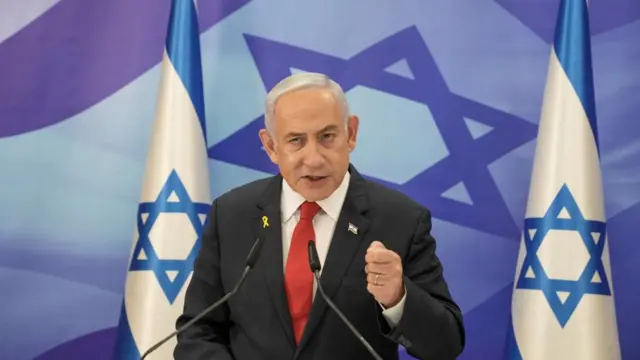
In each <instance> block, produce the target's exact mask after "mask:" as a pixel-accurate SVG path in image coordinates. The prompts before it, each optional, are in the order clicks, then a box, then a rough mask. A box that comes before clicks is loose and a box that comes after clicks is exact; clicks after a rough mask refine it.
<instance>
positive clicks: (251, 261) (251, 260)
mask: <svg viewBox="0 0 640 360" xmlns="http://www.w3.org/2000/svg"><path fill="white" fill-rule="evenodd" d="M262 244H264V241H263V240H262V238H257V239H256V241H255V242H254V243H253V246H252V247H251V250H250V251H249V255H247V259H246V260H245V262H244V263H245V268H244V272H243V273H242V276H241V277H240V280H238V282H237V283H236V286H235V287H234V288H233V290H231V292H229V293H227V294H226V295H225V296H223V297H222V298H220V299H219V300H218V301H216V302H215V303H213V305H211V306H209V307H208V308H206V309H204V310H202V311H201V312H200V313H199V314H198V315H197V316H196V317H194V318H193V319H191V320H189V322H187V323H186V324H184V325H182V326H181V327H180V328H179V329H177V330H176V331H174V332H172V333H171V334H169V335H168V336H167V337H165V338H164V339H162V340H160V341H159V342H157V343H156V344H155V345H153V346H152V347H150V348H149V350H147V352H145V353H144V355H142V357H141V358H140V360H144V358H146V357H147V356H149V354H151V353H152V352H154V351H155V350H156V349H158V348H159V347H160V346H162V345H163V344H164V343H166V342H167V341H169V339H171V338H172V337H174V336H176V335H178V334H179V333H181V332H183V331H184V330H186V329H187V328H189V327H191V325H193V324H194V323H195V322H196V321H198V320H200V319H201V318H202V317H203V316H205V315H207V314H208V313H210V312H211V311H213V310H214V309H215V308H217V307H218V306H220V305H222V304H224V303H225V302H227V301H228V300H229V298H231V297H232V296H233V295H234V294H235V293H236V292H237V291H238V289H239V288H240V285H242V283H243V282H244V280H245V279H246V277H247V274H248V273H249V271H250V270H251V269H253V266H254V265H255V264H256V262H257V261H258V256H260V249H262Z"/></svg>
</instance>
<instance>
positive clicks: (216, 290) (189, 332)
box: [174, 201, 233, 360]
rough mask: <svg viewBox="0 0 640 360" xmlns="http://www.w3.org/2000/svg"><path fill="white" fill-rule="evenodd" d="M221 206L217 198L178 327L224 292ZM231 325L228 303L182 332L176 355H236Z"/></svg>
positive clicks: (225, 359)
mask: <svg viewBox="0 0 640 360" xmlns="http://www.w3.org/2000/svg"><path fill="white" fill-rule="evenodd" d="M217 206H218V204H217V201H214V202H213V205H212V206H211V212H210V214H209V217H208V220H207V222H206V225H205V229H204V232H203V235H202V244H201V247H200V250H199V252H198V256H197V257H196V260H195V263H194V268H193V276H192V278H191V282H190V283H189V286H188V288H187V292H186V297H185V301H184V311H183V313H182V315H181V316H180V317H178V320H177V322H176V327H177V328H178V329H179V328H180V327H182V326H184V325H185V324H186V323H188V322H189V321H191V320H192V319H194V318H195V317H196V316H197V315H198V314H199V313H200V312H201V311H203V310H204V309H206V308H207V307H209V306H210V305H211V304H213V303H214V302H216V301H217V300H219V299H220V298H221V297H222V296H224V289H223V286H222V280H221V277H220V244H219V242H220V238H219V235H218V228H217V226H218V218H217V211H218V209H217ZM229 328H230V324H229V308H228V306H227V305H226V304H224V305H222V306H220V307H218V308H217V309H216V310H214V311H213V312H210V313H208V314H207V315H205V316H203V317H202V318H200V319H199V320H197V321H196V322H194V323H193V324H192V325H191V326H190V327H188V328H187V329H185V330H184V331H182V332H181V333H180V334H178V336H177V338H178V342H177V345H176V347H175V349H174V358H175V359H176V360H204V359H208V360H210V359H214V360H232V359H233V356H232V355H231V352H230V351H229Z"/></svg>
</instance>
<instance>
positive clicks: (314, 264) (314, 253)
mask: <svg viewBox="0 0 640 360" xmlns="http://www.w3.org/2000/svg"><path fill="white" fill-rule="evenodd" d="M308 249H309V267H311V272H313V274H314V275H315V278H316V282H317V283H318V290H319V291H320V295H321V296H322V298H323V299H324V301H326V302H327V304H329V307H331V308H332V309H333V311H335V312H336V314H338V316H339V317H340V319H342V321H343V322H344V323H345V324H347V327H349V330H351V332H352V333H353V334H354V335H355V336H356V337H357V338H358V339H359V340H360V342H361V343H362V344H363V345H364V347H366V348H367V350H369V352H370V353H371V355H372V356H373V358H374V359H376V360H382V357H380V355H378V353H377V352H376V351H375V350H374V349H373V347H371V345H370V344H369V343H368V342H367V340H366V339H365V338H364V337H363V336H362V335H360V333H359V332H358V330H356V328H355V327H354V326H353V325H352V324H351V322H350V321H349V319H347V317H346V316H344V314H342V312H341V311H340V310H339V309H338V307H336V305H335V304H334V303H333V301H331V299H329V297H328V296H327V295H326V294H325V293H324V289H323V288H322V285H321V284H320V269H321V268H322V265H320V258H319V257H318V250H317V249H316V243H315V241H313V240H309V248H308Z"/></svg>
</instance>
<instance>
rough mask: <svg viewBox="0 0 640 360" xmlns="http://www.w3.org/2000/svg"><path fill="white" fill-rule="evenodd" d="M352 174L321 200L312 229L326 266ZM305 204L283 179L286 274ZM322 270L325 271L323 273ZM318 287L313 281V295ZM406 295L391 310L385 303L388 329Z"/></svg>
mask: <svg viewBox="0 0 640 360" xmlns="http://www.w3.org/2000/svg"><path fill="white" fill-rule="evenodd" d="M349 179H350V174H349V172H348V171H347V173H346V175H345V177H344V179H343V180H342V183H341V184H340V186H339V187H338V188H337V189H336V190H335V191H334V192H333V194H331V196H329V197H328V198H326V199H324V200H320V201H318V202H317V203H318V205H320V208H321V209H322V210H320V211H319V212H318V214H317V215H316V216H315V217H314V218H313V228H314V231H315V234H316V247H317V249H318V257H319V258H320V264H321V265H324V260H325V258H326V257H327V253H328V252H329V244H330V243H331V240H332V238H333V232H334V229H335V227H336V223H337V222H338V217H339V216H340V211H341V210H342V204H343V203H344V199H345V197H346V195H347V190H348V188H349ZM303 202H305V199H304V198H303V197H302V196H301V195H300V194H298V193H296V192H295V191H293V189H292V188H291V187H290V186H289V184H287V182H286V181H285V180H284V179H283V180H282V198H281V200H280V204H281V206H280V209H281V215H282V259H283V271H284V268H285V267H286V264H287V256H288V255H289V246H290V244H291V237H292V236H293V230H294V229H295V227H296V224H298V220H299V219H300V209H299V208H300V205H302V203H303ZM321 271H322V270H321ZM316 286H317V284H315V280H314V287H313V289H314V295H315V289H316ZM405 299H406V292H405V296H404V297H403V298H402V300H400V302H399V303H398V304H397V305H396V306H394V307H391V308H389V309H385V308H384V306H382V304H380V306H381V307H382V309H383V311H382V315H383V316H384V318H385V319H386V320H387V322H388V323H389V326H391V327H395V326H396V324H398V322H399V321H400V318H401V317H402V312H403V310H404V303H405Z"/></svg>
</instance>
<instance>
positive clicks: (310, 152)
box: [304, 143, 325, 168]
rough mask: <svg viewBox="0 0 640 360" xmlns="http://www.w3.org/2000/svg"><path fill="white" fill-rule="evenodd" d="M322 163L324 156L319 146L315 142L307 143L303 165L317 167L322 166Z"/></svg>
mask: <svg viewBox="0 0 640 360" xmlns="http://www.w3.org/2000/svg"><path fill="white" fill-rule="evenodd" d="M324 163H325V158H324V155H323V153H322V149H321V148H320V146H319V145H318V144H315V143H310V144H308V145H307V146H306V149H305V154H304V165H305V166H308V167H310V168H319V167H322V166H323V165H324Z"/></svg>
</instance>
